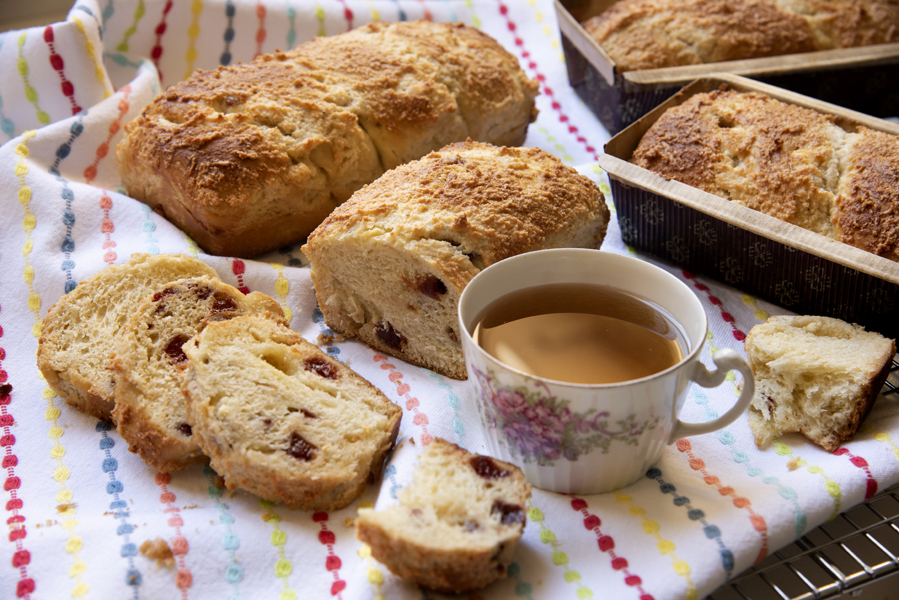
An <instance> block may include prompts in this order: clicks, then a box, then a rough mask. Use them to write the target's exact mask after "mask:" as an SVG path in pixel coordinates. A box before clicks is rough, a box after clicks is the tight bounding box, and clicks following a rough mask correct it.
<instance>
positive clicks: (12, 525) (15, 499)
mask: <svg viewBox="0 0 899 600" xmlns="http://www.w3.org/2000/svg"><path fill="white" fill-rule="evenodd" d="M0 310H2V308H0ZM0 338H3V327H0ZM5 358H6V350H5V349H4V348H3V346H0V427H2V429H0V431H2V435H0V448H2V449H3V450H2V452H3V463H2V465H3V469H4V470H5V471H6V477H5V478H4V480H3V490H4V491H5V492H7V493H9V500H7V501H6V511H7V512H8V513H10V514H11V515H12V516H10V517H8V518H7V519H6V522H7V524H8V525H9V535H8V538H7V539H9V541H10V542H12V543H13V545H14V546H15V548H16V550H15V552H13V555H12V566H13V568H14V569H16V570H17V571H18V572H19V580H18V581H17V582H16V596H17V597H19V598H30V597H31V596H30V594H31V593H32V592H33V591H34V588H35V585H34V579H32V578H31V577H29V576H28V565H29V564H30V563H31V553H30V552H29V551H28V550H27V549H26V548H25V542H24V540H25V537H26V536H27V535H28V529H27V528H26V527H25V516H24V515H22V514H20V513H19V511H20V510H22V508H23V507H24V503H23V502H22V499H21V498H19V488H20V487H22V480H21V478H20V477H19V476H18V475H16V467H17V466H19V457H18V456H16V455H15V454H13V446H15V445H16V436H15V435H13V434H12V431H11V430H10V427H12V425H14V424H15V419H14V418H13V416H12V413H10V412H9V408H7V407H8V406H10V404H12V385H10V384H9V383H8V381H7V375H6V371H4V370H3V359H5ZM16 406H18V404H17V405H16Z"/></svg>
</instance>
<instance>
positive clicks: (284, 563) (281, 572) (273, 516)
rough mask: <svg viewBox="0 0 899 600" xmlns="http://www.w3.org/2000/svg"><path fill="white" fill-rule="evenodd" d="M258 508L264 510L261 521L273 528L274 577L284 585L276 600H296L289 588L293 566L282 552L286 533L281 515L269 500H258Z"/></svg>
mask: <svg viewBox="0 0 899 600" xmlns="http://www.w3.org/2000/svg"><path fill="white" fill-rule="evenodd" d="M259 506H261V507H262V508H264V509H266V511H267V512H266V513H264V514H263V515H262V520H263V521H265V522H266V523H268V524H270V525H271V526H272V527H274V529H275V530H274V531H272V535H271V541H272V546H274V547H275V548H277V549H278V561H277V562H276V563H275V577H277V578H278V579H280V580H281V582H282V583H283V584H284V589H283V590H281V594H280V595H279V596H278V600H296V599H297V593H296V592H295V591H293V590H292V589H291V588H290V574H291V573H292V572H293V564H292V563H291V562H290V559H288V558H287V553H286V552H284V544H286V543H287V532H285V531H284V530H283V529H281V525H280V523H281V515H279V514H278V513H276V512H275V511H274V510H272V509H273V507H274V506H275V503H274V502H272V501H271V500H264V499H262V498H260V499H259Z"/></svg>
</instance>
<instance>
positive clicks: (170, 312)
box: [110, 277, 287, 473]
mask: <svg viewBox="0 0 899 600" xmlns="http://www.w3.org/2000/svg"><path fill="white" fill-rule="evenodd" d="M253 313H259V314H263V315H266V316H268V317H270V318H272V319H274V320H276V321H280V322H282V323H284V324H285V325H286V324H287V322H286V321H285V320H284V313H283V312H282V311H281V307H280V306H278V303H277V301H275V300H274V299H273V298H271V297H269V296H267V295H265V294H263V293H260V292H253V293H251V294H249V295H247V296H245V295H244V294H242V293H241V292H240V291H239V290H238V289H236V288H234V287H232V286H230V285H228V284H226V283H224V282H223V281H220V280H218V279H210V278H208V277H197V278H193V279H181V280H179V281H174V282H170V283H166V284H163V285H162V286H160V287H159V288H157V289H156V290H155V291H154V292H153V294H152V295H151V296H149V297H148V298H147V299H146V300H145V301H144V302H143V303H142V304H141V305H140V306H139V307H137V309H136V310H135V311H134V313H133V314H132V315H131V318H129V319H128V323H127V324H126V325H125V328H124V330H123V331H122V333H121V335H120V336H119V339H118V340H117V344H116V346H115V349H114V355H113V357H112V360H111V361H110V367H111V368H112V369H113V370H114V372H115V383H116V385H115V409H113V411H112V417H113V419H114V420H115V422H116V426H117V428H118V431H119V434H120V435H121V436H122V438H123V439H124V440H125V441H126V442H128V449H129V450H131V451H132V452H135V453H137V454H139V455H140V457H141V458H143V459H144V462H146V463H147V464H148V465H150V466H151V467H153V468H154V469H156V470H157V471H161V472H164V473H165V472H169V471H176V470H178V469H183V468H184V467H186V466H188V465H189V464H190V463H192V462H196V461H198V460H201V459H205V456H204V455H203V453H202V451H201V450H200V446H199V445H198V444H197V442H196V440H195V439H194V436H193V435H192V431H191V426H190V424H188V422H187V416H186V414H185V409H184V395H183V394H182V393H181V380H182V378H183V376H184V371H185V369H186V368H187V356H186V355H185V354H184V351H183V350H182V349H181V347H182V346H183V345H184V344H185V343H187V342H189V341H190V340H191V339H192V338H193V337H194V336H195V335H196V334H197V333H199V332H200V331H201V330H202V329H203V328H204V327H205V326H206V324H207V323H210V322H216V321H222V320H225V319H232V318H234V317H236V316H238V315H243V314H253Z"/></svg>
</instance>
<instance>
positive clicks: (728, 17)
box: [584, 0, 899, 71]
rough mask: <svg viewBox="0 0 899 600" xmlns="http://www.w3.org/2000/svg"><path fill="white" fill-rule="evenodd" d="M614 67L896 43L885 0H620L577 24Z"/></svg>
mask: <svg viewBox="0 0 899 600" xmlns="http://www.w3.org/2000/svg"><path fill="white" fill-rule="evenodd" d="M584 29H586V30H587V32H588V33H589V34H590V35H591V36H592V37H593V38H594V39H595V40H596V41H597V43H599V45H600V46H601V47H602V48H603V49H604V50H605V51H606V53H607V54H608V55H609V57H610V58H611V59H612V61H613V62H614V63H615V66H616V67H617V68H618V69H619V71H632V70H637V69H657V68H661V67H678V66H683V65H696V64H704V63H713V62H721V61H727V60H740V59H745V58H762V57H766V56H780V55H783V54H795V53H799V52H811V51H814V50H832V49H835V48H850V47H854V46H867V45H871V44H884V43H891V42H899V4H897V3H896V2H895V1H891V0H738V1H734V0H622V1H620V2H616V3H615V4H613V5H612V6H611V7H610V8H609V9H607V10H606V11H604V12H603V13H602V14H600V15H597V16H595V17H593V18H591V19H589V20H588V21H586V22H584Z"/></svg>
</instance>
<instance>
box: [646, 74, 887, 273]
mask: <svg viewBox="0 0 899 600" xmlns="http://www.w3.org/2000/svg"><path fill="white" fill-rule="evenodd" d="M630 160H631V162H633V163H634V164H636V165H638V166H640V167H643V168H645V169H649V170H650V171H653V172H654V173H657V174H659V175H661V176H662V177H664V178H666V179H674V180H676V181H680V182H682V183H686V184H687V185H691V186H693V187H696V188H699V189H701V190H703V191H706V192H709V193H712V194H716V195H718V196H721V197H722V198H725V199H728V200H730V201H732V202H734V203H737V204H741V205H743V206H746V207H748V208H751V209H753V210H757V211H760V212H763V213H765V214H768V215H771V216H772V217H776V218H778V219H781V220H783V221H786V222H787V223H791V224H793V225H797V226H799V227H803V228H805V229H808V230H810V231H814V232H815V233H819V234H821V235H824V236H827V237H829V238H831V239H835V240H837V241H841V242H844V243H847V244H850V245H853V246H855V247H857V248H860V249H862V250H865V251H867V252H871V253H873V254H876V255H878V256H882V257H884V258H888V259H890V260H899V137H897V136H893V135H889V134H886V133H883V132H878V131H873V130H871V129H868V128H865V127H861V126H860V127H858V128H857V130H856V131H846V130H844V129H843V128H841V127H840V126H839V125H838V124H837V123H836V122H835V118H834V117H832V116H831V115H823V114H821V113H818V112H816V111H813V110H809V109H806V108H802V107H799V106H795V105H792V104H787V103H785V102H780V101H778V100H775V99H773V98H771V97H769V96H766V95H765V94H761V93H758V92H739V91H736V90H715V91H712V92H709V93H704V94H696V95H694V96H692V97H690V98H689V99H688V100H687V101H685V102H684V103H683V104H681V105H679V106H676V107H672V108H671V109H669V110H667V111H665V113H664V114H663V115H662V116H661V117H659V119H658V120H657V121H656V122H655V123H654V124H653V126H652V127H651V128H650V129H649V131H647V132H646V134H645V135H644V136H643V138H642V139H641V140H640V143H639V145H638V146H637V148H636V150H635V151H634V154H633V156H632V157H631V159H630Z"/></svg>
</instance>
